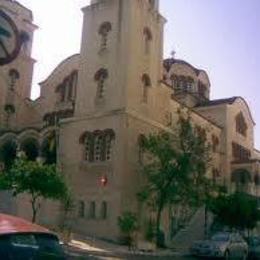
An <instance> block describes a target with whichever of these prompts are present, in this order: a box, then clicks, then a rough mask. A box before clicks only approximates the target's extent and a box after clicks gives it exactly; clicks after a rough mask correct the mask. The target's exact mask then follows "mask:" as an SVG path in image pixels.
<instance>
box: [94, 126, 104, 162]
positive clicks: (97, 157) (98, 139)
mask: <svg viewBox="0 0 260 260" xmlns="http://www.w3.org/2000/svg"><path fill="white" fill-rule="evenodd" d="M103 137H104V136H103V134H102V132H100V131H97V132H96V133H94V161H96V162H98V161H101V159H102V148H103Z"/></svg>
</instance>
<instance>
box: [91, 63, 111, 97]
mask: <svg viewBox="0 0 260 260" xmlns="http://www.w3.org/2000/svg"><path fill="white" fill-rule="evenodd" d="M107 78H108V71H107V70H106V69H104V68H102V69H100V70H98V71H97V72H96V74H95V77H94V79H95V81H96V82H97V98H98V99H102V98H104V93H105V81H106V79H107Z"/></svg>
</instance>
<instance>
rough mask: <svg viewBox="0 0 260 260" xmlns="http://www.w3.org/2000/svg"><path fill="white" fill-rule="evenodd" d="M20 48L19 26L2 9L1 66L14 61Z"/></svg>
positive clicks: (0, 21)
mask: <svg viewBox="0 0 260 260" xmlns="http://www.w3.org/2000/svg"><path fill="white" fill-rule="evenodd" d="M19 50H20V40H19V33H18V30H17V27H16V25H15V23H14V22H13V20H12V19H11V18H10V17H9V16H8V15H7V14H6V13H5V12H3V11H2V10H0V66H2V65H5V64H8V63H10V62H11V61H13V60H14V59H15V58H16V57H17V55H18V54H19Z"/></svg>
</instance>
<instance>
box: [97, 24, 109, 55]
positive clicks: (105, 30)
mask: <svg viewBox="0 0 260 260" xmlns="http://www.w3.org/2000/svg"><path fill="white" fill-rule="evenodd" d="M111 30H112V25H111V23H110V22H104V23H102V24H101V25H100V27H99V31H98V33H99V35H100V36H101V41H100V50H104V49H106V48H107V39H108V34H109V32H110V31H111Z"/></svg>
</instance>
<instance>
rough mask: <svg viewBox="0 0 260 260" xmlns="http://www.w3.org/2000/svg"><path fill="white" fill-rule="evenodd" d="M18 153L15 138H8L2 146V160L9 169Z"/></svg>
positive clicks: (0, 157)
mask: <svg viewBox="0 0 260 260" xmlns="http://www.w3.org/2000/svg"><path fill="white" fill-rule="evenodd" d="M16 155H17V143H16V141H15V140H13V139H9V140H6V141H5V142H4V143H3V144H2V145H1V147H0V161H1V162H2V163H3V164H4V167H5V168H6V169H9V168H10V167H11V166H12V164H13V162H14V160H15V158H16Z"/></svg>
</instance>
